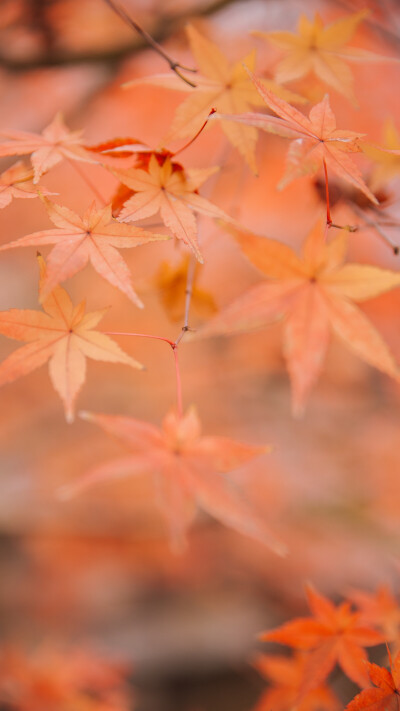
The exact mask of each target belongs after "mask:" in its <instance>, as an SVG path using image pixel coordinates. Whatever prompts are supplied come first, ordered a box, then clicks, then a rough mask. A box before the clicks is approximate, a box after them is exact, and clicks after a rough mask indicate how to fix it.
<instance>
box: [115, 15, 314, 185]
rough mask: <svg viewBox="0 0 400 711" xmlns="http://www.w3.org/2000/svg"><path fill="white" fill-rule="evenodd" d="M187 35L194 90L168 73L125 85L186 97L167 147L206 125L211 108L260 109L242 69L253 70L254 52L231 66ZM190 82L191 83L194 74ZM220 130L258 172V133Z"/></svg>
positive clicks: (194, 33)
mask: <svg viewBox="0 0 400 711" xmlns="http://www.w3.org/2000/svg"><path fill="white" fill-rule="evenodd" d="M186 31H187V36H188V40H189V43H190V48H191V51H192V54H193V56H194V58H195V61H196V63H197V65H198V67H199V73H198V74H197V73H196V75H195V83H196V87H194V88H193V87H190V86H188V85H187V84H184V83H183V82H182V81H181V80H180V79H179V78H178V77H176V76H174V75H172V74H171V72H170V73H168V74H158V75H155V76H153V77H145V78H143V79H135V80H134V81H132V82H127V84H125V85H124V86H125V87H131V86H135V85H136V86H137V85H141V84H154V85H156V86H161V87H164V88H165V89H175V90H176V91H186V92H188V93H189V96H188V97H187V99H186V100H185V101H184V102H183V103H182V104H181V106H180V107H179V108H178V110H177V112H176V116H175V119H174V122H173V124H172V128H171V131H170V133H169V134H168V136H167V137H166V139H165V142H166V143H169V142H170V141H173V140H175V139H176V138H179V137H185V136H192V135H194V134H195V133H196V132H197V131H198V129H199V128H200V126H201V125H202V124H203V123H204V121H206V119H207V116H208V115H209V113H210V110H211V109H212V108H216V109H217V111H219V112H220V113H228V114H236V113H242V112H243V111H248V110H249V109H250V107H251V106H260V105H262V102H261V101H260V97H259V95H258V94H257V91H256V90H255V89H254V86H253V85H252V83H251V81H250V80H249V77H248V75H247V73H246V71H245V69H244V67H243V64H246V66H248V67H250V68H251V69H254V67H255V52H252V53H251V54H249V55H248V56H247V57H242V58H241V59H240V60H239V61H237V62H235V63H234V64H230V63H229V62H228V60H227V59H226V57H225V55H224V54H223V53H222V52H221V50H220V49H219V47H218V46H217V45H216V44H215V43H214V42H211V40H209V39H207V38H206V37H204V35H202V34H201V33H200V32H199V31H198V30H196V28H195V27H193V25H188V27H187V29H186ZM182 73H184V72H182ZM191 78H192V79H193V74H192V75H191ZM263 83H264V85H265V86H266V87H268V88H269V89H271V90H272V91H275V92H276V93H277V94H278V95H279V96H282V97H283V98H285V99H287V100H288V101H292V102H293V103H296V102H297V103H304V102H305V99H303V98H302V97H301V96H299V95H298V94H294V93H293V92H289V91H288V90H287V89H284V88H283V87H281V86H279V85H278V84H276V83H275V82H274V81H271V80H268V79H265V80H263ZM221 127H222V130H223V131H224V133H225V135H226V137H227V138H228V140H229V141H230V142H231V143H232V145H233V146H234V147H235V148H237V149H238V150H239V152H240V153H241V154H242V156H243V157H244V159H245V160H246V162H247V163H248V165H249V167H250V168H251V170H252V171H253V172H257V168H256V163H255V145H256V142H257V131H255V130H254V128H252V127H250V126H240V125H239V126H235V125H234V124H232V123H230V122H225V121H223V122H222V123H221Z"/></svg>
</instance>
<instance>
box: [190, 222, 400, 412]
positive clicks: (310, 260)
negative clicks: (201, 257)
mask: <svg viewBox="0 0 400 711" xmlns="http://www.w3.org/2000/svg"><path fill="white" fill-rule="evenodd" d="M228 229H229V231H230V232H231V233H232V234H233V235H234V237H235V238H236V240H237V242H238V243H239V245H240V248H241V249H242V251H243V252H244V254H245V255H246V256H247V257H248V259H249V260H250V261H251V262H252V263H253V264H254V266H255V267H257V268H258V269H259V270H260V271H261V272H263V274H264V275H265V276H266V277H269V279H268V280H267V281H264V282H261V283H260V284H257V285H256V286H253V287H252V288H250V290H249V291H248V292H246V293H245V294H244V295H243V296H241V297H239V298H238V299H237V300H236V301H235V302H233V304H231V305H230V306H227V307H226V308H225V309H223V310H221V312H220V313H219V314H218V315H217V316H215V318H213V319H212V320H211V321H210V322H209V323H208V324H207V325H206V326H204V327H203V328H202V329H200V330H199V331H198V336H200V337H201V336H210V335H218V334H225V335H229V334H231V333H234V332H240V331H249V330H253V329H257V328H262V327H263V326H266V325H268V324H269V323H272V322H273V321H274V320H277V319H280V318H283V317H284V316H286V322H285V325H284V335H283V341H284V346H283V350H284V355H285V358H286V362H287V366H288V370H289V374H290V378H291V382H292V389H293V397H292V402H293V412H294V414H297V415H300V414H301V413H302V412H303V410H304V406H305V403H306V400H307V397H308V395H309V392H310V390H311V388H312V386H313V384H314V383H315V382H316V380H317V379H318V377H319V374H320V372H321V370H322V366H323V361H324V357H325V354H326V351H327V348H328V345H329V339H330V332H331V331H333V332H334V333H335V334H336V335H337V336H339V338H340V339H341V340H343V341H344V342H345V344H346V345H347V346H348V347H349V348H350V349H351V350H352V351H354V352H355V354H356V355H357V356H358V357H359V358H362V359H363V360H364V361H366V362H367V363H369V364H370V365H373V366H374V367H375V368H378V369H379V370H382V371H383V372H385V373H387V374H388V375H391V376H392V377H394V378H396V379H398V378H399V374H400V373H399V368H398V365H397V364H396V362H395V359H394V357H393V355H392V354H391V353H390V351H389V349H388V347H387V346H386V344H385V342H384V341H383V340H382V338H381V336H380V335H379V333H378V332H377V331H376V330H375V328H374V326H373V325H372V324H371V323H370V321H369V320H368V319H367V318H366V316H365V315H364V314H363V312H362V311H361V310H360V309H358V308H357V307H356V306H355V304H353V302H354V301H355V302H361V301H365V300H367V299H370V298H373V297H375V296H378V295H379V294H383V293H385V292H386V291H389V290H390V289H393V288H395V287H396V286H399V285H400V273H399V272H394V271H390V270H388V269H380V268H379V267H375V266H372V265H369V264H343V261H344V257H345V251H346V246H347V236H346V234H345V232H344V230H341V231H340V233H339V234H338V235H337V236H336V237H334V238H333V239H332V240H331V241H330V242H329V243H328V242H325V238H324V229H323V227H322V223H321V222H318V223H317V224H316V225H315V227H314V228H313V230H312V231H311V232H310V234H309V235H308V237H307V239H306V241H305V243H304V246H303V255H302V259H300V258H299V257H298V256H297V255H296V254H295V252H294V251H293V250H292V249H291V248H290V247H288V246H287V245H285V244H282V243H281V242H278V241H277V240H273V239H269V238H267V237H260V236H258V235H255V234H251V233H247V232H238V231H237V230H234V229H233V228H232V227H230V226H228ZM194 337H195V336H192V338H194Z"/></svg>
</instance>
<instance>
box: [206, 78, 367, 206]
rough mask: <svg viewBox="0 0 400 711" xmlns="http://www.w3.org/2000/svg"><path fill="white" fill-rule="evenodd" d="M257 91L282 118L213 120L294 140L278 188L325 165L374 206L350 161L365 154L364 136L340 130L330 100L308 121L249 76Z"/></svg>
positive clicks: (262, 116)
mask: <svg viewBox="0 0 400 711" xmlns="http://www.w3.org/2000/svg"><path fill="white" fill-rule="evenodd" d="M249 74H250V76H251V77H252V80H253V82H254V85H255V87H256V88H257V90H258V92H259V94H260V96H261V97H262V98H263V99H264V101H265V103H266V104H267V106H268V107H269V108H270V109H271V110H272V111H274V112H275V113H276V114H277V116H278V117H279V118H276V117H274V116H267V115H265V114H257V113H247V114H241V115H237V116H234V115H231V116H227V115H226V114H221V115H218V114H214V115H213V116H211V118H210V120H211V121H212V120H222V121H226V120H230V121H235V122H239V123H243V124H245V125H248V126H254V127H255V128H259V129H262V130H263V131H267V132H268V133H275V134H277V135H278V136H283V137H285V138H291V139H294V140H293V141H292V143H291V144H290V147H289V151H288V156H287V169H286V173H285V175H284V177H283V178H282V180H281V182H280V183H279V185H278V187H280V188H283V187H284V186H285V185H287V184H288V183H290V182H291V181H292V180H294V179H295V178H298V177H300V176H302V175H309V174H314V173H316V172H317V171H318V170H319V169H320V168H321V167H322V165H323V163H324V161H325V164H326V166H327V167H328V169H330V170H332V171H333V173H335V174H336V175H337V176H338V177H339V178H342V179H343V180H345V181H347V182H349V183H351V184H352V185H354V187H356V188H358V189H359V190H361V191H362V192H363V193H364V194H365V195H366V196H367V197H368V198H369V199H370V200H371V201H372V202H373V203H375V204H377V202H378V201H377V199H376V197H375V195H373V193H372V192H371V190H370V189H369V187H368V185H367V184H366V183H365V181H364V180H363V178H362V175H361V172H360V170H359V169H358V167H357V166H356V164H355V163H354V161H352V160H351V158H350V157H349V155H348V154H349V153H358V152H361V150H362V148H361V146H360V143H359V142H360V139H361V138H362V137H363V135H364V134H361V133H355V132H354V131H346V130H342V129H338V128H336V119H335V115H334V113H333V111H332V109H331V107H330V104H329V97H328V95H326V96H325V97H324V99H323V100H322V101H321V102H320V103H319V104H316V105H315V106H314V107H313V108H312V109H311V111H310V114H309V117H308V118H307V117H306V116H304V114H302V113H301V112H300V111H298V110H297V109H295V108H294V107H293V106H291V105H290V104H288V103H287V102H286V101H284V99H280V98H279V97H278V96H276V94H274V93H273V92H272V91H269V90H268V89H266V88H265V87H264V86H263V85H262V83H261V82H260V81H259V80H258V79H257V78H256V77H255V76H254V75H253V74H252V73H251V72H249Z"/></svg>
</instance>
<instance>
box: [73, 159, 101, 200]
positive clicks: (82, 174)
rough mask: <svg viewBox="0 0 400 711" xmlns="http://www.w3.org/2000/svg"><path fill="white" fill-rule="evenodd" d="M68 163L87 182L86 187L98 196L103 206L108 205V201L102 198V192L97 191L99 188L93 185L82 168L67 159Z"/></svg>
mask: <svg viewBox="0 0 400 711" xmlns="http://www.w3.org/2000/svg"><path fill="white" fill-rule="evenodd" d="M67 161H68V163H69V164H70V165H71V166H72V167H73V169H74V170H75V171H76V172H77V173H78V175H80V177H81V178H82V180H84V181H85V183H86V185H88V187H89V188H90V189H91V191H92V192H93V194H94V195H96V197H97V199H98V200H99V201H100V203H101V204H102V205H107V204H108V203H107V200H106V199H105V198H104V197H103V196H102V194H101V192H100V191H99V190H98V189H97V187H96V186H95V185H94V183H92V181H91V180H90V178H88V176H87V175H86V173H84V172H83V170H81V168H80V166H78V165H76V162H75V161H73V160H71V159H70V158H67Z"/></svg>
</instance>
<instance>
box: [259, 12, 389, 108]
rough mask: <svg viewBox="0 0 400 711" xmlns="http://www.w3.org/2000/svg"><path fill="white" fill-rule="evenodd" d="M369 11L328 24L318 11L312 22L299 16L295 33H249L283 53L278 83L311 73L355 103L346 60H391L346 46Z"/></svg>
mask: <svg viewBox="0 0 400 711" xmlns="http://www.w3.org/2000/svg"><path fill="white" fill-rule="evenodd" d="M368 14H369V10H360V11H359V12H356V13H355V14H354V15H348V16H347V17H343V18H340V19H338V20H335V21H334V22H331V23H330V24H329V25H326V24H324V22H323V21H322V19H321V17H320V15H319V14H318V13H316V14H315V16H314V20H313V21H310V20H309V19H308V18H307V17H306V15H301V16H300V19H299V23H298V27H297V33H294V32H285V31H283V32H281V31H277V32H276V31H275V32H258V31H255V32H253V33H252V34H254V35H256V36H258V37H262V38H264V39H266V40H268V41H269V42H271V43H272V44H273V45H275V46H277V47H279V49H280V50H281V51H282V52H283V54H284V57H283V59H282V60H281V61H280V62H278V65H277V67H276V70H275V80H276V81H277V82H279V83H283V84H284V83H286V82H289V81H293V80H296V79H301V78H302V77H306V76H308V75H309V74H311V73H313V74H314V75H315V76H317V77H318V79H320V80H321V81H322V82H323V83H324V84H327V85H328V86H330V87H332V88H333V89H335V90H336V91H337V92H339V93H340V94H343V95H344V96H346V97H347V98H348V99H349V100H350V101H352V102H353V103H354V93H353V83H354V80H353V75H352V73H351V70H350V69H349V67H348V65H347V63H346V62H347V61H357V62H359V61H364V62H365V61H367V62H376V61H378V62H381V61H388V60H389V61H390V60H392V61H393V59H392V58H391V57H382V56H379V55H377V54H373V53H372V52H369V51H366V50H363V49H359V48H358V47H351V46H350V47H349V46H348V43H349V42H350V41H351V39H352V37H353V35H354V33H355V31H356V29H357V27H358V25H359V24H360V22H362V20H363V19H364V18H365V17H366V16H367V15H368ZM395 61H397V60H395Z"/></svg>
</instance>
